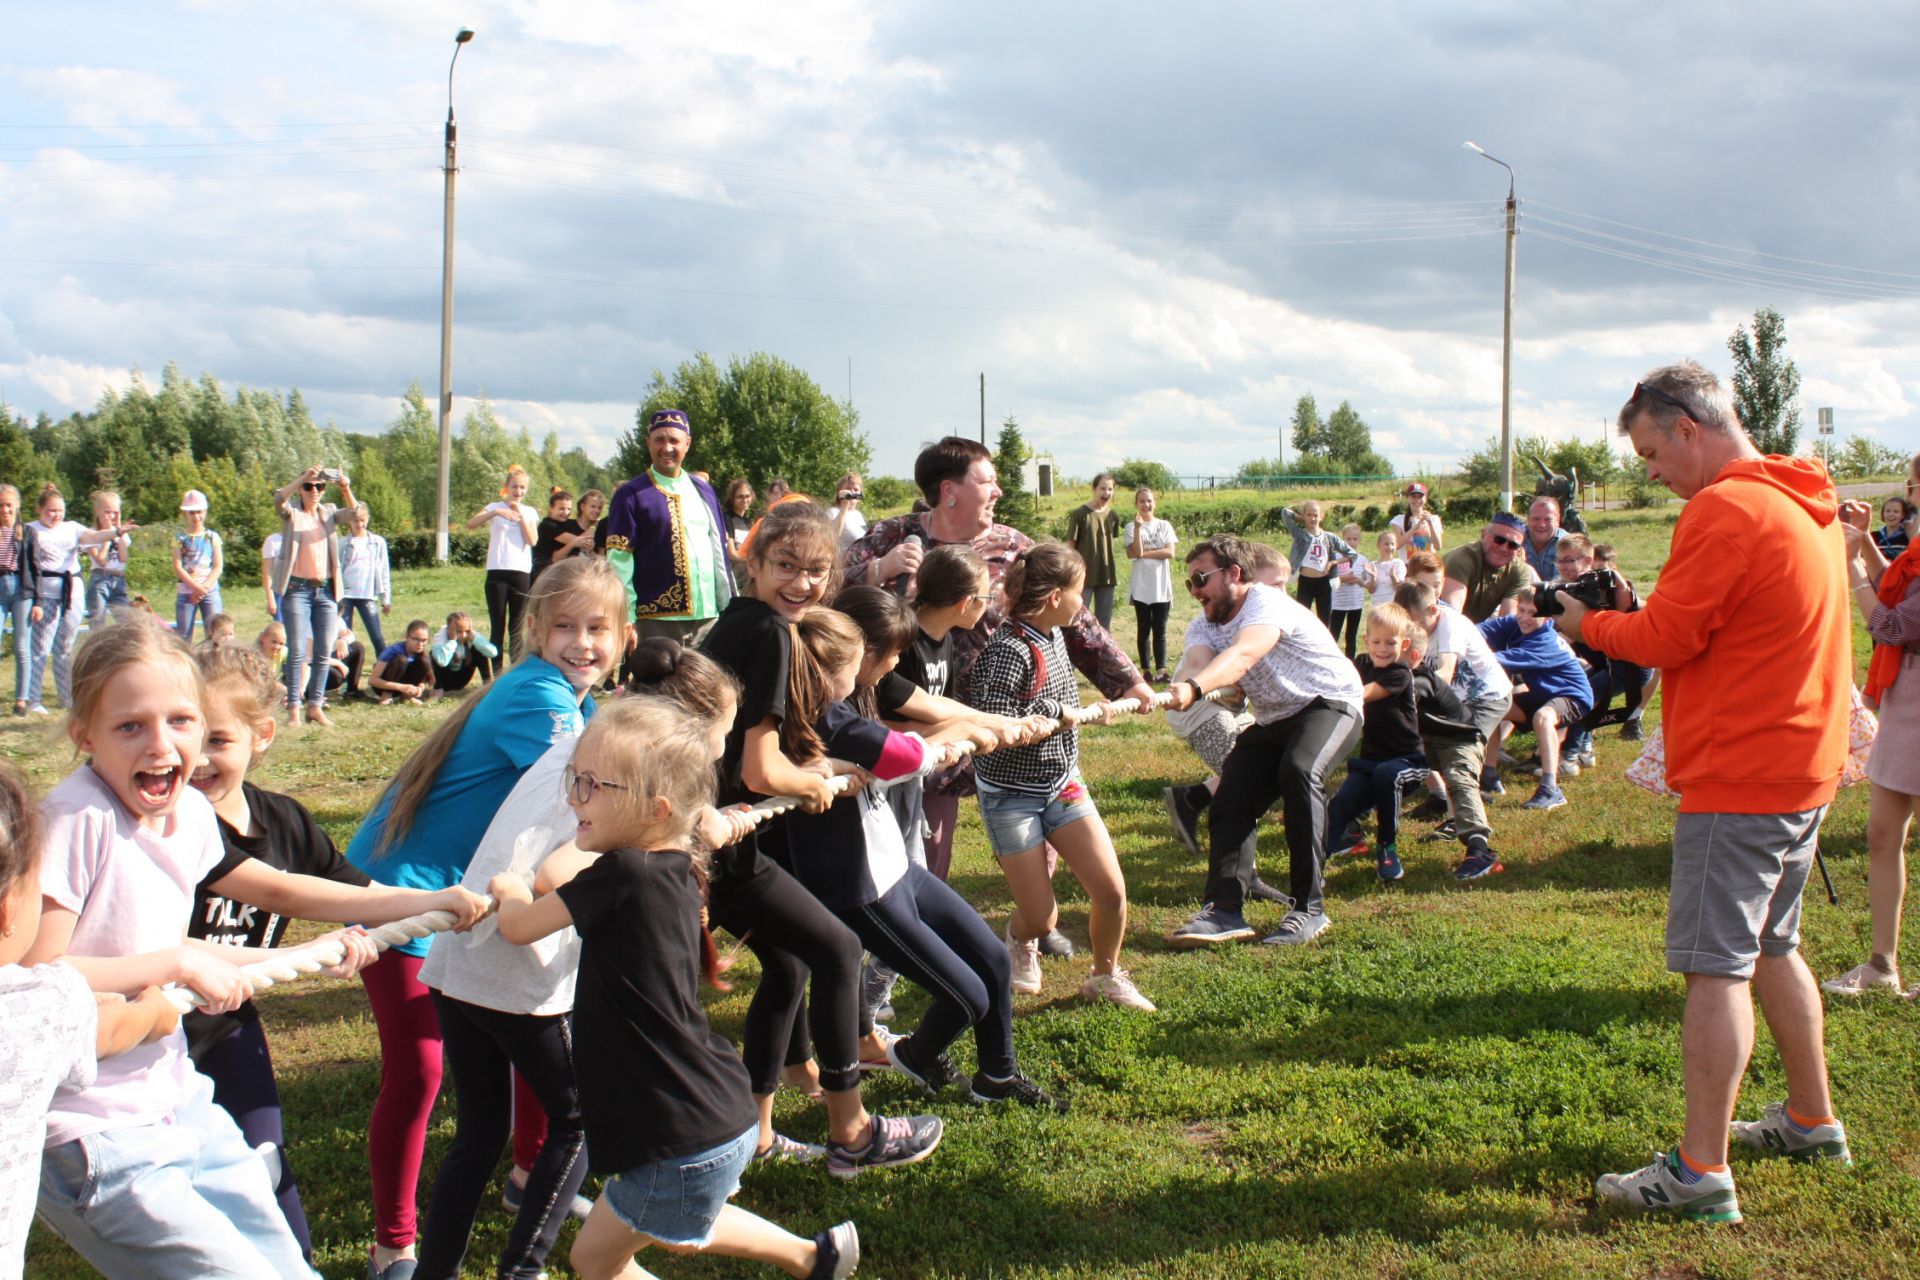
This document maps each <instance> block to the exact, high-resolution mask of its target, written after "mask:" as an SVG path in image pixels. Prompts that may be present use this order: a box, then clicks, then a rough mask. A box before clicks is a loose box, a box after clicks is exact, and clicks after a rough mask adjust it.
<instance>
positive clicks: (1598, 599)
mask: <svg viewBox="0 0 1920 1280" xmlns="http://www.w3.org/2000/svg"><path fill="white" fill-rule="evenodd" d="M1619 585H1620V575H1619V574H1617V573H1615V572H1614V571H1613V570H1611V569H1589V570H1587V571H1586V572H1585V573H1583V574H1581V575H1580V576H1579V577H1577V578H1567V579H1564V580H1558V579H1556V580H1555V581H1553V582H1543V583H1541V584H1540V585H1539V586H1537V587H1535V588H1534V589H1533V607H1534V609H1535V610H1536V611H1538V612H1539V614H1540V616H1541V617H1543V618H1557V617H1559V616H1560V615H1561V614H1563V613H1565V612H1566V611H1567V609H1566V606H1565V605H1564V604H1562V603H1561V601H1560V597H1561V596H1563V595H1564V596H1572V597H1573V598H1574V599H1575V600H1578V601H1579V602H1580V603H1581V604H1583V605H1585V606H1586V607H1587V608H1589V609H1611V608H1613V593H1614V590H1615V588H1617V587H1618V586H1619Z"/></svg>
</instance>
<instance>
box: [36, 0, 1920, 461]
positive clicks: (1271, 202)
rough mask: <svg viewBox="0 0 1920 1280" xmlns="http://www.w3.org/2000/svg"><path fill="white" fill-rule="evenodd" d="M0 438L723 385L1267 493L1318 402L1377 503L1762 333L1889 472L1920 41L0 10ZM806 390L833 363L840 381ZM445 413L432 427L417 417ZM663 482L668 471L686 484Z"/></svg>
mask: <svg viewBox="0 0 1920 1280" xmlns="http://www.w3.org/2000/svg"><path fill="white" fill-rule="evenodd" d="M0 22H3V24H4V29H5V30H6V31H7V33H8V36H7V41H6V44H5V46H4V47H0V400H4V401H5V402H7V403H10V404H12V405H14V406H15V407H17V408H20V409H23V410H25V411H27V412H29V413H32V412H37V411H39V410H41V409H46V410H50V411H53V412H55V413H60V412H64V411H65V410H68V409H72V408H84V407H87V406H89V405H91V404H92V403H94V401H95V400H96V399H97V398H98V396H99V394H100V392H101V390H102V388H103V387H104V386H106V385H108V384H116V385H124V383H125V382H126V380H127V377H128V370H129V369H130V368H132V367H135V366H137V367H139V368H141V369H143V370H145V371H146V372H147V374H148V375H149V376H150V377H152V378H155V379H157V377H158V373H159V370H160V369H161V367H162V366H163V365H165V364H166V362H168V361H170V360H171V361H175V362H177V363H179V364H180V365H181V366H182V368H183V369H185V370H186V371H187V373H188V374H189V375H197V374H199V373H200V372H202V371H210V372H212V373H214V374H216V375H217V376H218V377H220V378H221V379H222V380H223V381H225V382H227V383H229V384H231V383H236V382H238V383H247V384H250V385H255V386H268V387H280V388H287V387H293V386H298V387H299V388H301V390H302V391H303V392H304V393H305V394H306V396H307V398H308V401H309V403H310V404H311V405H312V406H313V407H314V409H315V411H316V412H317V413H319V414H322V415H325V416H330V417H331V418H333V419H334V420H335V421H336V422H337V423H338V424H339V425H341V426H342V427H346V428H350V429H358V430H369V429H378V428H379V427H381V426H382V425H384V424H385V423H386V422H387V421H389V420H390V419H391V418H392V417H393V415H394V412H395V409H396V405H397V402H398V397H399V395H400V393H401V392H402V391H403V390H404V389H405V388H406V386H407V384H408V383H409V382H410V381H414V380H418V381H419V382H420V383H421V384H422V385H423V386H425V387H426V388H427V389H428V392H429V394H430V395H431V393H432V392H433V390H434V388H435V386H436V385H437V378H438V351H439V285H440V275H439V268H440V234H441V222H440V217H441V177H440V172H439V166H440V154H441V153H440V137H441V122H442V120H443V119H444V115H445V110H446V91H447V82H446V64H447V58H448V55H449V54H450V53H451V52H452V50H453V42H452V37H453V33H454V32H455V31H456V30H457V29H458V28H460V27H461V26H463V25H464V26H471V27H473V28H475V29H476V30H477V31H478V33H479V34H478V36H477V38H476V39H475V40H474V41H473V43H471V44H470V45H468V46H466V49H465V51H464V52H463V53H462V54H461V57H460V61H459V64H458V73H457V78H456V84H455V88H456V95H457V96H456V106H457V108H458V113H459V121H460V144H461V147H460V164H461V172H460V179H459V221H458V232H459V234H458V250H457V253H458V272H457V279H458V307H457V324H456V342H455V369H454V379H455V388H456V391H457V393H458V394H459V395H460V396H461V397H463V398H464V397H467V396H471V395H476V394H480V393H482V392H484V393H485V394H487V395H488V396H490V397H491V398H492V400H493V401H494V403H495V405H496V407H497V409H498V410H499V411H500V413H501V415H502V416H503V417H504V418H506V419H508V420H509V421H511V422H513V423H515V424H517V425H521V426H524V427H526V428H528V429H529V430H530V431H532V432H533V433H534V434H535V436H536V437H538V436H539V435H540V434H542V433H543V432H545V431H547V430H555V431H558V432H559V434H560V437H561V440H562V441H563V443H565V444H580V445H583V446H584V447H586V448H587V449H588V450H589V451H590V452H591V453H593V454H595V455H596V456H602V455H605V454H607V453H610V452H611V450H612V447H613V444H614V441H615V440H616V439H617V437H618V435H619V433H620V432H621V431H622V430H624V429H625V428H626V427H627V426H628V425H629V424H630V423H631V421H632V416H633V408H634V405H635V403H636V401H637V400H638V398H639V396H640V394H641V390H642V387H643V386H644V384H645V382H646V380H647V376H648V373H649V371H650V370H652V369H654V368H656V367H659V368H666V369H671V368H672V367H673V365H675V364H676V363H677V362H679V361H680V360H682V359H685V358H686V357H687V356H689V355H690V354H692V353H693V352H695V351H700V350H705V351H709V352H712V353H713V354H715V355H716V356H717V357H720V358H722V359H724V358H725V357H726V356H727V355H728V354H731V353H741V354H745V353H747V352H749V351H753V350H765V351H770V352H773V353H775V354H777V355H780V356H782V357H785V358H786V359H788V360H791V361H793V362H794V363H796V364H798V365H800V366H801V367H803V368H805V369H807V370H808V371H809V372H810V373H811V374H812V375H813V376H814V377H815V378H816V379H817V380H818V381H819V382H820V383H821V384H822V385H823V386H824V387H826V388H827V389H828V391H830V392H831V393H833V394H835V395H837V396H844V395H846V394H848V392H849V389H850V390H851V394H852V397H853V400H854V402H855V404H856V406H857V407H858V409H859V411H860V414H861V417H862V421H863V423H864V425H865V427H866V429H867V431H868V433H869V435H870V437H871V439H872V441H873V444H874V450H875V464H876V465H875V470H876V471H882V472H889V473H893V474H905V473H907V472H908V470H909V469H910V466H911V459H912V456H913V453H914V452H915V451H916V449H917V447H918V445H919V443H920V442H921V441H923V440H926V439H928V438H931V437H933V436H935V435H939V434H944V433H947V432H949V431H963V432H971V431H974V430H977V427H978V421H979V389H978V382H977V379H978V376H979V374H980V373H981V372H983V371H984V372H985V374H986V377H987V386H986V394H987V413H988V417H989V420H990V422H993V423H997V422H998V421H999V420H1000V419H1001V418H1002V417H1004V416H1005V415H1007V414H1015V415H1017V416H1018V417H1019V419H1020V420H1021V422H1022V424H1023V426H1024V427H1025V428H1026V430H1027V431H1028V434H1029V439H1030V440H1031V441H1033V442H1034V443H1035V444H1036V445H1037V446H1039V447H1041V448H1047V449H1051V450H1052V451H1053V452H1054V453H1055V454H1056V456H1057V458H1058V459H1059V461H1060V464H1061V466H1062V469H1063V470H1064V471H1065V472H1067V473H1068V474H1082V475H1084V474H1089V473H1091V472H1092V471H1093V470H1094V469H1096V468H1097V467H1098V466H1099V465H1101V464H1110V463H1113V462H1117V461H1119V460H1120V459H1121V458H1122V457H1126V456H1140V457H1150V458H1156V459H1159V460H1162V461H1165V462H1167V463H1169V464H1171V465H1172V466H1173V467H1174V468H1175V470H1176V471H1177V472H1180V473H1182V474H1202V473H1205V472H1207V471H1209V470H1215V471H1218V470H1231V469H1232V468H1233V467H1234V466H1235V465H1236V464H1238V463H1239V462H1241V461H1242V460H1245V459H1249V458H1255V457H1270V456H1272V454H1273V452H1274V448H1275V441H1276V438H1277V436H1278V434H1279V432H1280V430H1281V429H1282V427H1283V424H1284V423H1285V421H1286V419H1287V416H1288V414H1289V413H1290V412H1291V409H1292V406H1293V403H1294V401H1295V399H1296V398H1297V397H1298V396H1300V395H1301V394H1303V393H1306V392H1311V393H1313V394H1314V395H1315V396H1316V397H1318V399H1319V401H1320V403H1321V405H1322V407H1323V410H1324V409H1326V408H1331V407H1332V406H1333V405H1334V404H1337V403H1338V402H1339V401H1340V400H1342V399H1348V400H1351V401H1352V402H1353V404H1354V405H1355V407H1356V408H1358V409H1359V410H1360V412H1361V413H1362V414H1363V415H1364V416H1365V417H1366V418H1367V420H1368V421H1369V422H1371V423H1372V424H1373V427H1374V432H1375V440H1376V443H1377V444H1378V445H1380V446H1381V447H1382V448H1383V450H1384V451H1385V452H1386V453H1387V454H1388V455H1389V456H1390V457H1391V458H1392V459H1393V460H1394V461H1395V462H1396V463H1397V464H1398V465H1399V466H1400V467H1401V468H1402V469H1403V470H1410V469H1412V468H1414V467H1415V466H1427V467H1443V466H1444V465H1445V464H1446V463H1447V462H1448V460H1449V459H1451V458H1453V457H1455V456H1457V455H1458V454H1459V453H1460V452H1461V451H1462V450H1464V449H1468V448H1472V447H1474V446H1475V445H1477V444H1478V443H1479V442H1481V441H1482V440H1484V439H1486V438H1487V437H1488V436H1489V435H1490V434H1493V433H1494V432H1497V430H1498V426H1499V399H1500V293H1501V262H1502V252H1503V250H1502V225H1503V223H1502V217H1503V215H1502V201H1503V199H1504V197H1505V194H1506V174H1505V172H1504V171H1503V170H1501V169H1499V168H1497V167H1495V166H1494V165H1492V164H1489V163H1487V162H1486V161H1485V160H1483V159H1481V158H1479V157H1478V156H1475V155H1473V154H1471V153H1469V152H1467V151H1464V150H1463V149H1462V147H1461V143H1462V141H1463V140H1465V139H1469V138H1471V139H1474V140H1476V141H1478V142H1479V143H1481V144H1482V145H1483V146H1485V147H1486V149H1487V150H1488V151H1490V152H1492V153H1493V154H1494V155H1497V156H1500V157H1501V158H1502V159H1504V160H1506V161H1508V162H1509V163H1511V164H1512V165H1513V166H1514V168H1515V169H1516V170H1517V171H1518V174H1519V194H1520V199H1521V235H1520V242H1519V284H1518V306H1517V310H1516V319H1515V334H1516V346H1515V368H1514V397H1515V426H1516V429H1517V430H1521V431H1543V432H1546V433H1548V434H1550V435H1555V436H1565V435H1571V434H1584V435H1591V436H1598V435H1599V433H1600V432H1601V430H1602V424H1603V420H1604V419H1606V418H1607V417H1608V416H1609V415H1610V414H1611V413H1612V412H1613V411H1614V410H1615V409H1616V408H1617V407H1618V405H1619V402H1620V401H1621V399H1622V398H1623V396H1624V392H1625V391H1627V390H1630V389H1631V387H1632V384H1633V381H1634V378H1635V376H1636V375H1637V374H1639V373H1640V372H1641V371H1642V370H1643V369H1645V368H1646V367H1648V366H1650V365H1652V364H1656V363H1662V362H1665V361H1667V360H1670V359H1673V358H1676V357H1678V356H1682V355H1686V356H1693V357H1696V358H1698V359H1700V360H1702V361H1704V362H1706V363H1708V364H1709V365H1711V366H1713V367H1715V368H1718V369H1721V370H1722V371H1724V370H1725V369H1726V367H1727V364H1728V359H1727V355H1726V348H1725V341H1726V338H1727V335H1728V334H1729V333H1731V331H1732V330H1733V328H1734V326H1735V325H1736V324H1737V323H1739V322H1741V321H1742V320H1744V319H1746V318H1747V317H1749V316H1751V314H1752V313H1753V311H1754V310H1755V309H1756V308H1758V307H1762V306H1774V307H1777V308H1779V309H1780V310H1781V311H1782V312H1783V313H1785V315H1786V316H1787V319H1788V332H1789V336H1790V339H1791V346H1790V353H1791V354H1792V355H1793V356H1794V357H1795V359H1796V360H1797V362H1798V364H1799V366H1800V369H1801V373H1802V376H1803V380H1804V381H1803V393H1804V405H1805V407H1806V409H1807V410H1808V416H1809V418H1811V416H1812V414H1811V410H1812V409H1813V408H1814V407H1815V406H1820V405H1831V406H1834V408H1835V412H1836V417H1837V419H1838V421H1839V423H1840V426H1841V430H1842V433H1843V434H1844V433H1846V432H1848V431H1856V430H1857V431H1861V432H1864V433H1867V434H1870V435H1874V436H1875V437H1877V438H1879V439H1881V440H1883V441H1884V442H1886V443H1889V444H1892V445H1895V446H1898V447H1904V448H1911V447H1913V446H1914V445H1915V444H1916V443H1917V442H1920V413H1917V412H1916V401H1920V253H1917V252H1916V248H1920V217H1916V212H1920V199H1917V198H1916V197H1917V196H1920V190H1917V189H1916V188H1917V184H1920V172H1917V171H1916V168H1915V166H1914V164H1913V157H1914V155H1915V154H1916V144H1917V143H1920V96H1916V95H1915V94H1914V93H1913V91H1912V90H1913V83H1914V81H1913V76H1914V72H1913V68H1914V67H1915V66H1916V65H1920V10H1916V9H1915V8H1914V7H1913V6H1912V5H1910V4H1900V3H1865V2H1863V3H1835V4H1829V5H1821V6H1806V5H1799V4H1786V3H1778V2H1777V0H1743V2H1742V3H1739V4H1735V3H1730V2H1719V0H1697V2H1695V3H1691V4H1688V5H1683V6H1675V5H1672V4H1664V3H1660V4H1656V3H1651V2H1641V0H1629V2H1623V3H1613V4H1593V5H1581V6H1574V5H1561V4H1551V3H1540V2H1539V0H1531V2H1521V0H1513V2H1506V3H1502V2H1494V0H1488V2H1484V3H1461V2H1457V0H1456V2H1451V3H1439V2H1434V3H1415V2H1413V0H1408V2H1406V3H1398V4H1395V3H1380V2H1376V0H1351V2H1349V3H1345V4H1340V5H1322V4H1314V5H1304V4H1297V3H1291V2H1285V3H1275V2H1274V0H1267V2H1266V3H1246V4H1209V3H1196V4H1192V5H1188V6H1181V7H1170V6H1163V5H1153V6H1149V5H1145V4H1140V3H1133V2H1131V0H1118V2H1116V0H1105V2H1104V3H1092V2H1087V0H1046V2H1044V3H1040V4H1032V3H1029V4H1022V5H1002V4H986V5H979V4H974V5H960V4H951V3H949V4H926V3H914V2H911V0H892V2H891V3H884V4H882V3H872V2H870V0H817V2H816V0H778V2H775V0H748V2H744V3H732V2H729V0H718V2H713V0H710V2H708V3H703V4H692V3H681V4H650V3H634V2H629V0H514V2H501V3H445V2H442V0H409V2H408V3H406V4H394V3H392V2H391V0H329V3H327V4H324V5H315V4H311V3H307V2H304V0H303V2H302V3H297V4H296V3H278V2H271V0H257V2H254V3H244V2H240V0H194V2H185V3H166V2H164V0H142V2H141V3H137V4H134V3H125V4H122V3H109V2H104V0H89V3H87V4H84V5H63V6H57V7H56V6H49V5H45V4H41V3H31V4H29V3H27V0H0ZM849 369H851V373H849ZM459 407H464V402H457V408H459ZM696 461H697V459H696Z"/></svg>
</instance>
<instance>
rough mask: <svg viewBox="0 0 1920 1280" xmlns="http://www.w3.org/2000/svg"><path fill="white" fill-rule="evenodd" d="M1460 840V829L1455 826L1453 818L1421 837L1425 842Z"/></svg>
mask: <svg viewBox="0 0 1920 1280" xmlns="http://www.w3.org/2000/svg"><path fill="white" fill-rule="evenodd" d="M1459 838H1460V829H1459V827H1458V826H1456V825H1455V824H1454V821H1453V819H1452V818H1448V819H1446V820H1445V821H1443V822H1442V823H1441V824H1440V825H1439V826H1437V827H1435V828H1434V829H1433V830H1431V831H1429V832H1427V834H1426V835H1424V836H1422V837H1421V839H1423V840H1458V839H1459Z"/></svg>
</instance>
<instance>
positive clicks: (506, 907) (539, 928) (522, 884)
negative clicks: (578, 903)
mask: <svg viewBox="0 0 1920 1280" xmlns="http://www.w3.org/2000/svg"><path fill="white" fill-rule="evenodd" d="M487 893H488V894H490V895H491V896H492V898H493V900H494V901H495V902H497V903H499V904H500V936H501V937H503V938H505V939H506V940H507V941H508V942H517V943H520V944H522V945H525V944H526V943H529V942H538V941H540V939H542V938H544V937H546V936H547V935H548V934H550V933H558V932H560V930H562V929H565V928H569V927H571V926H572V924H573V913H572V912H571V911H568V910H567V904H566V903H565V902H564V901H562V900H561V898H560V895H559V894H557V893H549V894H547V895H545V896H544V897H540V898H535V897H534V896H533V890H532V889H530V888H528V887H527V882H526V880H525V879H524V878H523V877H521V876H517V875H515V874H513V872H511V871H503V872H501V873H500V874H499V875H497V876H495V877H494V878H493V879H492V880H490V881H488V882H487Z"/></svg>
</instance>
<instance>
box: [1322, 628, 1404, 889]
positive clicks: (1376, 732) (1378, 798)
mask: <svg viewBox="0 0 1920 1280" xmlns="http://www.w3.org/2000/svg"><path fill="white" fill-rule="evenodd" d="M1417 632H1419V628H1418V627H1416V626H1415V625H1414V623H1413V619H1412V618H1410V617H1408V616H1407V612H1406V610H1404V609H1402V608H1400V607H1399V606H1398V605H1395V604H1380V605H1375V606H1374V608H1373V612H1372V613H1371V614H1369V615H1368V617H1367V651H1366V653H1364V654H1362V655H1361V656H1360V657H1359V658H1357V659H1355V660H1354V665H1355V666H1356V667H1358V668H1359V669H1360V681H1361V685H1362V689H1361V699H1362V701H1363V702H1364V703H1365V710H1364V713H1363V714H1364V716H1365V723H1364V726H1363V727H1362V729H1361V731H1360V752H1359V754H1358V755H1356V756H1354V757H1353V758H1352V759H1351V760H1349V761H1347V779H1346V781H1345V782H1343V783H1341V784H1340V790H1339V791H1337V792H1335V793H1334V797H1333V800H1332V801H1331V802H1330V804H1329V805H1328V809H1327V830H1328V831H1329V832H1336V833H1337V832H1343V831H1345V830H1346V829H1347V827H1348V824H1350V823H1351V822H1353V820H1354V819H1355V818H1357V817H1358V816H1359V815H1360V814H1361V813H1364V812H1365V811H1366V808H1367V806H1368V805H1372V806H1373V810H1374V813H1375V814H1376V815H1377V816H1378V818H1379V822H1380V830H1379V840H1380V845H1379V849H1378V851H1377V852H1376V853H1375V855H1374V865H1375V868H1376V869H1377V870H1378V872H1379V874H1380V878H1381V879H1382V880H1398V879H1399V878H1400V877H1401V875H1402V874H1404V873H1403V872H1402V870H1401V867H1400V858H1399V854H1398V853H1397V852H1396V850H1395V848H1394V838H1395V836H1396V835H1397V834H1398V831H1397V828H1398V823H1399V819H1400V793H1401V791H1402V790H1403V789H1404V788H1406V787H1408V786H1412V785H1414V784H1415V783H1417V782H1419V780H1420V779H1422V778H1424V777H1426V774H1427V760H1426V756H1425V755H1423V754H1422V752H1421V749H1420V726H1419V721H1418V719H1417V711H1416V708H1415V704H1414V696H1413V667H1412V665H1411V664H1410V662H1409V660H1408V648H1409V647H1410V646H1411V645H1412V644H1414V643H1415V641H1414V640H1413V636H1414V635H1415V634H1416V633H1417ZM1420 634H1422V636H1424V633H1420ZM1366 848H1367V846H1366V843H1365V842H1364V841H1361V842H1358V843H1355V844H1351V845H1349V846H1347V847H1346V848H1344V849H1339V850H1336V851H1334V852H1333V853H1331V854H1329V855H1328V856H1329V857H1333V856H1338V854H1341V853H1364V852H1366Z"/></svg>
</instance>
